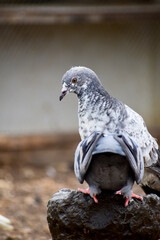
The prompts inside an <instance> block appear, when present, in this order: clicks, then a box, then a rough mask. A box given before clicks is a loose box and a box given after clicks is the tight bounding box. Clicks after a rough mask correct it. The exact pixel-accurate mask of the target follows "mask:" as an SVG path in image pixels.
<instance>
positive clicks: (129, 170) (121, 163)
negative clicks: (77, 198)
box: [74, 132, 144, 206]
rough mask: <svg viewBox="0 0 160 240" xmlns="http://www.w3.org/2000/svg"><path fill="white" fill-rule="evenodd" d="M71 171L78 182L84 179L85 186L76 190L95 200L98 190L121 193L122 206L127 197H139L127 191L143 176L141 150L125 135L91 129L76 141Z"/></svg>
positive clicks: (127, 199) (127, 200) (126, 202)
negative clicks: (87, 135)
mask: <svg viewBox="0 0 160 240" xmlns="http://www.w3.org/2000/svg"><path fill="white" fill-rule="evenodd" d="M74 171H75V175H76V177H77V179H78V180H79V182H80V183H81V184H82V183H83V181H84V180H85V181H86V182H87V183H88V185H89V188H88V189H82V188H79V189H78V190H79V191H81V192H83V193H87V194H90V196H91V197H92V198H93V199H94V201H95V202H96V203H98V200H97V197H96V195H97V194H100V193H101V191H102V190H108V191H112V192H116V193H120V194H122V195H123V196H124V197H126V201H125V206H127V205H128V202H129V200H130V199H131V197H136V198H139V199H140V200H142V199H143V198H142V197H141V196H138V195H136V194H134V193H133V192H132V191H131V190H132V187H133V184H134V182H135V181H136V182H137V184H139V183H140V182H141V180H142V178H143V172H144V162H143V158H142V152H141V149H139V147H138V146H137V145H136V143H134V141H133V140H132V139H131V138H129V137H127V136H124V135H116V134H108V135H104V134H103V133H102V132H93V133H92V134H91V135H90V136H89V137H87V138H85V139H84V140H82V141H81V142H80V143H79V144H78V147H77V149H76V152H75V161H74ZM118 190H119V191H118Z"/></svg>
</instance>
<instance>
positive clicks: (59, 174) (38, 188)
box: [0, 147, 141, 240]
mask: <svg viewBox="0 0 160 240" xmlns="http://www.w3.org/2000/svg"><path fill="white" fill-rule="evenodd" d="M74 149H75V148H74V147H73V148H72V149H70V150H65V151H60V150H59V151H52V150H47V151H32V152H23V153H22V152H21V153H18V152H13V153H9V154H8V153H0V214H2V215H4V216H6V217H8V218H9V219H10V220H11V221H12V224H13V226H14V229H13V230H12V231H6V230H5V231H4V230H0V240H46V239H48V240H49V239H51V236H50V233H49V230H48V225H47V220H46V216H47V214H46V211H47V203H48V200H49V199H50V198H51V197H52V195H53V194H54V193H55V192H57V191H58V190H60V189H61V188H74V189H76V188H77V187H78V186H80V184H79V183H78V180H77V179H76V178H75V176H74V172H73V157H74ZM85 187H86V186H85ZM135 191H136V192H138V193H141V190H139V189H138V188H137V187H136V188H135Z"/></svg>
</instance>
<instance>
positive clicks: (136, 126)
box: [60, 67, 160, 196]
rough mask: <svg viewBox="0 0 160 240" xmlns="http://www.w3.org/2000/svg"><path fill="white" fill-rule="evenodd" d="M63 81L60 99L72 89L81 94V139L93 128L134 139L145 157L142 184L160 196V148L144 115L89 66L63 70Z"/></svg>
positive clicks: (145, 189)
mask: <svg viewBox="0 0 160 240" xmlns="http://www.w3.org/2000/svg"><path fill="white" fill-rule="evenodd" d="M62 84H63V86H62V93H61V96H60V100H62V99H63V97H64V96H65V95H66V94H67V93H70V92H73V93H76V94H77V96H78V117H79V133H80V136H81V139H82V140H84V139H86V138H88V137H89V136H90V135H91V134H92V133H94V132H101V133H103V134H104V135H105V136H107V135H108V134H116V135H117V136H118V135H122V136H126V137H128V138H129V139H132V141H133V142H134V143H136V145H137V146H138V147H139V148H140V149H141V152H142V158H143V161H144V176H143V179H142V181H141V187H142V188H143V190H144V191H145V192H146V193H152V192H154V193H156V194H157V195H159V196H160V150H159V147H158V144H157V142H156V140H155V139H154V138H153V137H152V136H151V135H150V133H149V132H148V130H147V127H146V125H145V123H144V121H143V119H142V117H141V116H140V115H139V114H138V113H136V112H135V111H133V110H132V109H131V108H129V107H128V106H127V105H125V104H124V103H122V102H121V101H119V100H117V99H116V98H114V97H112V96H111V95H110V94H109V93H108V92H107V91H106V90H105V89H104V87H103V86H102V84H101V82H100V80H99V79H98V77H97V75H96V74H95V73H94V72H93V71H92V70H91V69H89V68H86V67H73V68H71V69H70V70H68V71H67V72H66V73H65V74H64V76H63V78H62Z"/></svg>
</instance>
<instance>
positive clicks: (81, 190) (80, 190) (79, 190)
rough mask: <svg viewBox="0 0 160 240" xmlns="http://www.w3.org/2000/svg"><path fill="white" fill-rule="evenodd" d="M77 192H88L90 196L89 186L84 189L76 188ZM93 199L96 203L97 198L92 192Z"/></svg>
mask: <svg viewBox="0 0 160 240" xmlns="http://www.w3.org/2000/svg"><path fill="white" fill-rule="evenodd" d="M78 192H82V193H85V194H89V195H90V196H91V193H90V190H89V188H87V189H84V188H78ZM93 200H94V202H95V203H98V199H97V198H96V196H95V195H94V194H93Z"/></svg>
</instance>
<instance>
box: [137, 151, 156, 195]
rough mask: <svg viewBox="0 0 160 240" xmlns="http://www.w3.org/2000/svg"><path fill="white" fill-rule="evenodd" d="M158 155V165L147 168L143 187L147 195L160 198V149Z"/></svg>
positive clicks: (142, 183)
mask: <svg viewBox="0 0 160 240" xmlns="http://www.w3.org/2000/svg"><path fill="white" fill-rule="evenodd" d="M157 153H158V161H157V163H156V164H154V165H152V166H150V167H146V168H145V171H144V178H143V179H142V182H141V187H142V189H143V190H144V192H145V193H146V194H150V193H155V194H157V195H158V196H159V197H160V148H159V149H158V150H157Z"/></svg>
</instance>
